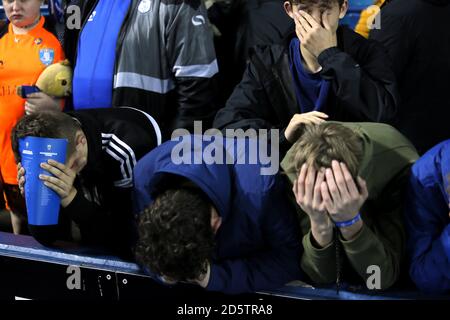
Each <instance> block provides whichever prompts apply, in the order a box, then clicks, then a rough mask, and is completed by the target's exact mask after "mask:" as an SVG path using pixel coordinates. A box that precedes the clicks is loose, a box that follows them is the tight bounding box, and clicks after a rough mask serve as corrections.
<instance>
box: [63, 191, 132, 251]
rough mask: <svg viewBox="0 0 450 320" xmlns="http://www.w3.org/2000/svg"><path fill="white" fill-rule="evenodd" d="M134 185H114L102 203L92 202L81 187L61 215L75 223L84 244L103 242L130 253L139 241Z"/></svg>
mask: <svg viewBox="0 0 450 320" xmlns="http://www.w3.org/2000/svg"><path fill="white" fill-rule="evenodd" d="M130 206H131V188H113V189H112V190H110V191H108V192H107V193H104V194H103V201H102V203H101V204H99V203H97V202H96V201H90V200H89V199H87V198H86V197H85V196H84V195H83V191H82V190H80V188H77V195H76V196H75V198H74V200H73V201H72V203H71V204H70V205H68V206H67V207H66V208H62V209H61V214H63V215H66V216H67V217H69V218H70V219H71V220H72V221H73V222H75V223H76V224H77V225H78V227H79V229H80V233H81V239H82V242H83V243H86V244H93V245H101V246H105V247H108V248H112V249H114V250H115V252H116V253H117V254H126V255H127V256H129V254H130V253H131V251H130V250H131V247H132V245H133V243H134V241H135V240H136V237H137V234H136V230H135V227H136V224H135V223H136V221H135V218H134V216H133V214H132V212H131V208H130Z"/></svg>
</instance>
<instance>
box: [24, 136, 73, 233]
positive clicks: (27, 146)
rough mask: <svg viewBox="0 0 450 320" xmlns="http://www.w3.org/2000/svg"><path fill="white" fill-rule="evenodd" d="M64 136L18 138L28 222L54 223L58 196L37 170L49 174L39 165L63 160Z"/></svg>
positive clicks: (56, 222) (64, 155) (64, 157)
mask: <svg viewBox="0 0 450 320" xmlns="http://www.w3.org/2000/svg"><path fill="white" fill-rule="evenodd" d="M67 143H68V141H67V140H66V139H52V138H38V137H26V138H23V139H20V140H19V152H20V156H21V163H22V166H23V167H24V169H25V202H26V206H27V214H28V224H29V225H30V226H38V227H41V226H42V227H45V226H57V225H58V219H59V209H60V205H61V198H60V197H59V195H58V194H57V193H56V192H55V191H53V190H52V189H50V188H48V187H47V186H46V185H44V183H43V181H42V180H40V179H39V175H40V174H44V175H51V173H50V172H48V171H47V170H44V169H42V168H41V167H40V165H41V163H43V162H45V163H47V161H48V160H50V159H52V160H55V161H58V162H60V163H65V162H66V152H67Z"/></svg>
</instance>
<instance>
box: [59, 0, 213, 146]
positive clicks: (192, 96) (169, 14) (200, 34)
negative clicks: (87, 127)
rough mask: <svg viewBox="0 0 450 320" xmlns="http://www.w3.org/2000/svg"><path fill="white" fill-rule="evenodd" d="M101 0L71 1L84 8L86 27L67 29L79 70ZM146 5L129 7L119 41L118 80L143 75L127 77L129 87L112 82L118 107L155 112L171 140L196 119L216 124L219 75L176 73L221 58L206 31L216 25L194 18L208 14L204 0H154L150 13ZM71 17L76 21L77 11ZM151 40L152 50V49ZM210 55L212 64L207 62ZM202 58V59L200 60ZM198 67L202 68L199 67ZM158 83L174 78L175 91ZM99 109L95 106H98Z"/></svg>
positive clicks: (206, 124)
mask: <svg viewBox="0 0 450 320" xmlns="http://www.w3.org/2000/svg"><path fill="white" fill-rule="evenodd" d="M98 2H99V0H71V1H70V2H69V6H70V5H72V6H73V5H74V6H79V8H80V13H81V28H80V29H77V28H75V29H72V30H70V29H68V28H67V29H66V32H65V38H64V49H65V52H66V56H67V58H68V59H69V60H70V61H71V62H72V64H73V66H74V68H76V61H77V47H78V40H79V37H80V34H81V32H82V30H83V28H84V26H85V24H86V23H87V21H88V19H89V17H90V16H91V14H92V12H93V11H94V9H95V7H96V6H97V4H98ZM140 3H141V1H140V0H133V1H131V4H130V8H129V11H128V13H127V15H126V17H125V19H124V22H123V24H122V26H121V30H120V32H119V35H118V40H117V47H116V57H117V59H116V64H115V71H114V74H115V78H116V79H118V78H120V75H123V74H130V73H133V75H135V76H136V75H137V76H138V80H139V81H138V80H134V82H133V81H131V80H126V81H125V82H126V83H125V85H124V84H121V85H119V86H117V83H116V84H113V83H111V86H115V88H114V91H113V101H112V104H113V106H114V107H122V106H130V107H135V108H139V109H141V110H143V111H145V112H147V113H149V114H151V115H152V116H153V117H155V119H156V120H157V121H158V123H159V124H160V125H161V129H162V130H163V135H164V137H165V138H168V137H170V134H171V133H172V131H173V130H175V129H178V128H185V129H188V130H191V131H192V129H193V122H194V121H195V120H201V121H203V127H204V128H205V129H207V128H209V127H211V125H212V120H213V119H214V116H215V114H216V111H217V110H216V105H217V104H216V102H215V93H216V91H215V90H216V89H217V88H216V86H217V84H216V76H215V75H211V74H208V75H204V76H198V75H195V74H193V72H184V75H182V76H176V69H177V68H178V67H180V68H184V69H189V67H191V69H199V67H200V66H204V65H205V64H206V63H211V61H213V62H214V61H215V52H214V47H213V39H212V34H211V39H209V33H208V32H206V31H203V30H210V29H209V28H208V27H207V25H206V23H205V24H204V25H205V27H203V28H201V29H199V28H200V27H198V28H197V27H194V25H193V22H191V20H192V19H193V18H195V16H200V15H201V13H202V12H203V11H205V15H206V9H204V7H203V6H202V5H201V2H200V1H199V0H190V1H166V0H164V1H160V0H154V1H152V2H151V5H152V8H151V10H149V11H148V12H147V13H145V15H144V14H140V13H139V5H140ZM191 16H192V19H191ZM66 19H67V20H68V21H73V16H71V12H69V15H68V16H67V17H66ZM139 19H144V20H145V21H144V22H146V24H145V25H139V26H138V25H137V24H139V21H140V20H139ZM137 20H139V21H137ZM169 23H171V27H170V28H169V27H167V26H166V25H165V24H169ZM68 26H69V24H68ZM190 28H191V29H190ZM136 30H138V31H136ZM136 32H138V33H139V34H137V35H136V39H140V40H139V41H134V40H136V39H131V40H133V41H134V42H133V41H131V40H130V41H129V42H132V45H130V44H129V43H127V39H129V37H130V34H131V35H133V34H134V33H136ZM142 39H143V40H142ZM209 40H210V41H209ZM149 41H150V42H151V50H150V49H148V48H147V47H148V42H149ZM166 42H167V43H166ZM123 52H125V54H124V53H123ZM206 56H207V57H206ZM205 59H206V60H207V62H204V61H203V60H205ZM208 59H210V60H211V61H210V60H208ZM130 60H132V61H133V64H132V67H130ZM200 60H201V61H202V62H201V63H200V62H198V61H200ZM124 61H126V62H124ZM136 64H138V65H139V67H137V69H138V70H134V69H133V68H135V67H136V66H135V65H136ZM192 65H194V67H197V68H193V67H192ZM149 66H153V67H151V69H152V71H153V70H156V71H155V72H153V73H152V72H149V70H148V69H149V68H150V67H149ZM184 69H183V70H184ZM201 71H203V69H202V70H201ZM146 81H147V82H146ZM118 82H119V81H118ZM155 82H156V83H157V84H160V83H162V86H163V87H164V84H165V83H167V82H169V83H170V85H167V86H168V87H170V90H169V89H167V90H166V89H165V88H164V89H163V91H158V90H159V89H158V90H157V89H154V86H153V85H152V84H154V83H155ZM136 83H137V84H138V85H137V86H136ZM149 88H150V89H149ZM95 107H96V106H92V108H95ZM71 108H73V103H71V102H70V101H69V103H68V109H71Z"/></svg>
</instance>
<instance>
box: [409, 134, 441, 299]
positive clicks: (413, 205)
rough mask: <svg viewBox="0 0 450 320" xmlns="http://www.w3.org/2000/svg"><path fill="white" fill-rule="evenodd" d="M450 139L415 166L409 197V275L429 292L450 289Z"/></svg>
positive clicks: (432, 150)
mask: <svg viewBox="0 0 450 320" xmlns="http://www.w3.org/2000/svg"><path fill="white" fill-rule="evenodd" d="M449 206H450V140H447V141H444V142H442V143H440V144H438V145H437V146H435V147H434V148H432V149H431V150H429V151H428V152H427V153H425V155H424V156H423V157H422V158H420V159H419V160H418V161H417V162H416V164H415V165H414V166H413V168H412V173H411V177H410V180H409V186H408V193H407V198H406V211H405V216H406V222H407V224H406V226H407V231H408V236H409V238H408V253H409V258H410V262H411V266H410V269H409V273H410V276H411V278H412V280H413V281H414V283H415V284H416V285H417V287H418V288H419V289H421V290H423V291H426V292H432V293H450V214H449V211H450V209H449Z"/></svg>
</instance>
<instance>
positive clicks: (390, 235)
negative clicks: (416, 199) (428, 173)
mask: <svg viewBox="0 0 450 320" xmlns="http://www.w3.org/2000/svg"><path fill="white" fill-rule="evenodd" d="M408 176H409V168H408V169H405V170H403V171H402V172H401V173H399V174H398V175H397V176H396V177H395V178H394V179H393V180H392V181H391V182H390V183H389V185H387V186H386V187H385V188H384V190H383V192H382V193H381V195H380V196H379V197H377V198H376V199H374V200H369V201H368V203H367V204H365V206H364V207H363V209H362V210H365V211H367V212H368V215H370V217H368V219H370V224H369V223H368V224H364V226H363V228H362V230H361V231H360V233H359V234H358V235H357V236H356V238H355V239H353V240H351V241H345V240H344V239H343V238H342V237H341V239H340V241H341V243H342V245H343V248H344V250H345V253H346V256H347V257H348V260H349V262H350V265H351V266H352V267H353V269H354V270H355V271H356V272H357V273H358V274H359V276H360V277H361V278H362V279H364V282H366V281H367V280H368V278H369V277H370V276H371V275H372V274H373V273H371V271H369V269H368V268H369V267H370V266H377V267H379V268H380V269H379V270H380V289H381V290H385V289H388V288H389V287H391V286H392V285H393V284H394V283H395V282H396V281H397V280H398V279H399V277H400V272H401V270H402V269H401V266H402V263H403V262H404V258H405V244H406V234H405V229H404V221H403V209H404V196H405V186H406V183H407V181H408Z"/></svg>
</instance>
